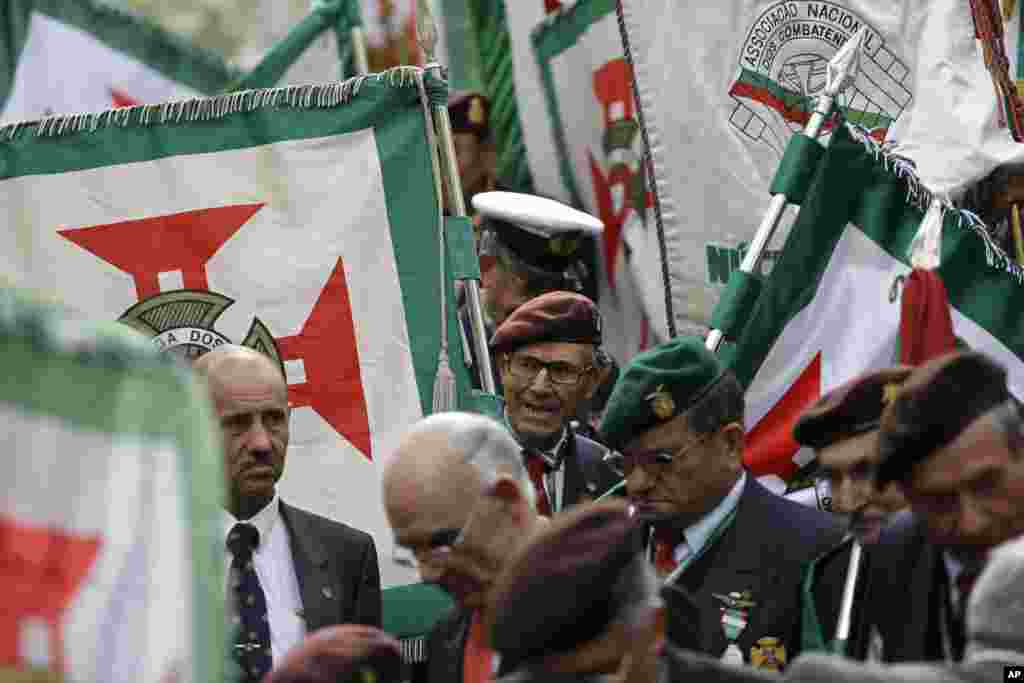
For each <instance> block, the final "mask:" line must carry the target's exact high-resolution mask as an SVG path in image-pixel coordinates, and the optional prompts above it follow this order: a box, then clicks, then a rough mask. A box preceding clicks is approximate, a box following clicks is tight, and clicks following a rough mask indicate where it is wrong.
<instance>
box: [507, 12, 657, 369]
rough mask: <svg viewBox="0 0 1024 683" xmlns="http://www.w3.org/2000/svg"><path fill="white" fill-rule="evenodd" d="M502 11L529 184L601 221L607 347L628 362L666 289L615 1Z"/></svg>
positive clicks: (645, 337)
mask: <svg viewBox="0 0 1024 683" xmlns="http://www.w3.org/2000/svg"><path fill="white" fill-rule="evenodd" d="M505 10H506V12H507V15H508V16H507V19H508V27H509V33H510V36H511V41H512V51H513V64H514V67H515V74H514V75H515V92H516V97H517V99H518V100H519V104H520V106H519V115H520V120H521V122H522V129H523V136H524V139H525V143H526V153H527V158H528V161H529V166H530V173H531V175H532V177H533V182H534V187H535V188H536V189H537V191H538V192H540V193H542V194H545V195H549V196H552V197H555V198H557V199H559V200H561V201H564V202H567V203H569V204H572V205H574V206H577V207H580V208H582V209H584V210H586V211H588V212H590V213H592V214H593V215H595V216H597V217H599V218H600V219H601V220H602V221H603V222H604V227H605V229H604V234H603V236H602V238H601V239H600V240H599V243H598V250H597V266H598V267H597V270H598V272H597V274H596V275H597V283H598V303H599V305H600V307H601V311H602V314H603V317H604V321H605V346H606V348H607V349H608V350H609V351H610V352H611V353H612V355H613V356H615V358H616V359H617V360H618V361H619V362H620V363H625V362H627V361H628V360H629V358H630V357H631V356H632V355H633V354H635V353H636V352H637V351H639V350H641V349H643V348H645V347H646V346H648V345H653V344H655V343H657V341H658V340H660V339H664V338H665V337H666V336H667V332H666V323H665V322H664V305H662V307H661V309H660V310H659V309H654V310H652V311H645V309H644V306H643V303H642V302H643V296H642V292H643V291H644V289H645V288H646V289H649V290H652V291H653V295H652V297H651V298H652V300H657V296H658V295H661V296H662V298H663V297H664V291H665V287H664V281H663V280H662V277H661V275H662V271H661V267H660V265H659V264H660V252H659V245H658V241H657V236H656V234H655V230H654V217H653V213H652V210H651V204H652V197H651V195H650V193H649V192H648V191H647V183H646V181H645V177H644V174H643V173H642V168H643V164H642V161H641V160H642V158H643V141H642V139H641V134H640V125H639V123H638V121H637V117H636V107H635V104H634V100H633V95H632V75H631V71H630V68H629V65H628V64H627V62H626V60H625V58H624V56H623V51H622V43H621V39H620V37H619V26H618V20H617V18H616V13H615V2H614V0H579V1H578V2H576V3H575V4H573V5H572V6H569V3H554V4H553V3H551V2H545V0H524V1H523V2H506V3H505ZM648 257H649V258H648ZM649 259H653V260H649ZM639 263H643V264H644V265H643V268H641V269H637V264H639ZM652 263H653V264H654V267H653V268H652V267H651V264H652Z"/></svg>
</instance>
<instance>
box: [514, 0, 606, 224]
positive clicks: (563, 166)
mask: <svg viewBox="0 0 1024 683" xmlns="http://www.w3.org/2000/svg"><path fill="white" fill-rule="evenodd" d="M614 13H615V0H579V2H577V3H576V4H575V5H573V6H572V7H571V8H570V9H569V10H568V11H567V12H563V13H561V14H559V15H557V16H556V17H555V18H554V19H553V20H551V21H549V22H545V23H542V24H541V25H540V26H538V27H537V28H536V29H535V30H534V32H533V35H531V36H530V41H531V43H532V44H533V54H534V58H535V59H536V60H537V68H538V69H539V70H540V82H541V86H542V87H543V89H544V99H545V100H546V101H547V109H548V115H549V116H550V118H551V130H552V131H553V132H554V136H555V147H556V148H557V150H558V170H559V173H560V175H561V176H562V183H563V184H564V185H565V189H566V191H567V192H568V193H569V196H570V197H571V198H572V203H573V204H574V205H575V206H583V196H582V195H581V194H580V189H579V187H577V185H576V177H575V175H574V173H573V161H572V155H571V154H570V152H569V143H568V141H567V140H566V138H565V130H566V128H565V122H563V120H562V112H561V108H560V107H559V104H558V88H557V87H556V86H555V75H554V72H553V70H552V68H551V61H552V60H553V59H554V58H555V57H557V56H558V55H560V54H562V53H563V52H565V51H566V50H568V49H569V48H571V47H572V46H573V45H575V44H576V41H578V40H579V39H580V36H582V35H583V34H584V33H586V32H587V29H589V28H590V27H591V26H592V25H593V24H595V23H597V22H598V21H601V20H602V19H604V18H605V17H607V16H608V15H610V14H614Z"/></svg>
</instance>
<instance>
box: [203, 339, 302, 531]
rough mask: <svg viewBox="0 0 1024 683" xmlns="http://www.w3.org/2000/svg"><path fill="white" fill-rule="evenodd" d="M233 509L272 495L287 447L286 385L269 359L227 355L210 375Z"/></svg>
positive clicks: (246, 512) (253, 508) (242, 510)
mask: <svg viewBox="0 0 1024 683" xmlns="http://www.w3.org/2000/svg"><path fill="white" fill-rule="evenodd" d="M209 384H210V390H211V393H212V397H213V404H214V411H215V414H216V417H217V420H218V422H219V424H220V429H221V436H222V440H223V447H224V474H225V477H226V484H227V489H228V504H229V509H231V511H232V513H234V514H236V515H239V514H241V515H242V516H243V517H248V516H250V515H251V514H252V513H255V512H258V511H259V510H260V509H261V508H262V507H263V506H264V505H266V503H268V502H270V500H271V498H273V496H274V491H275V487H276V486H277V482H278V480H279V479H280V478H281V474H282V473H283V472H284V461H285V453H286V451H287V450H288V417H289V408H288V388H287V386H286V385H285V381H284V378H283V377H282V376H281V373H280V371H279V370H278V369H277V368H276V367H274V366H273V364H272V363H271V362H270V361H269V360H266V361H264V360H263V359H258V358H248V357H243V358H238V359H227V360H224V361H223V362H221V363H220V364H218V365H217V366H216V367H215V369H214V372H213V373H212V374H211V375H210V377H209Z"/></svg>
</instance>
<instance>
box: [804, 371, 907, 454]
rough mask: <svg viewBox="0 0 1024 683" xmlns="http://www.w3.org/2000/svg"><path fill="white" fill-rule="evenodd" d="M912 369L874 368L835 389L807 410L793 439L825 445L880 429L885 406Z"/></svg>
mask: <svg viewBox="0 0 1024 683" xmlns="http://www.w3.org/2000/svg"><path fill="white" fill-rule="evenodd" d="M913 370H914V368H912V367H910V366H909V365H897V366H896V367H892V368H885V369H884V370H874V371H872V372H866V373H864V374H862V375H860V376H858V377H855V378H854V379H851V380H850V381H849V382H847V383H845V384H843V385H842V386H840V387H838V388H836V389H833V390H832V391H830V392H828V393H827V394H825V395H824V396H822V397H821V398H820V399H818V400H817V401H816V402H815V403H813V404H812V405H811V407H810V408H808V409H807V410H806V411H804V413H803V415H801V416H800V419H798V420H797V421H796V425H795V426H794V427H793V438H794V439H795V440H796V442H797V443H799V444H800V445H801V446H810V447H811V448H825V447H826V446H831V445H832V444H834V443H837V442H839V441H842V440H844V439H848V438H850V437H851V436H856V435H858V434H862V433H864V432H869V431H872V430H874V429H878V425H879V424H880V423H881V420H882V411H883V409H884V408H885V406H886V405H888V403H889V402H890V401H892V399H893V397H894V396H895V394H896V391H897V390H898V389H899V387H900V385H901V384H902V383H903V382H904V380H906V379H907V377H908V376H909V375H910V373H911V372H912V371H913Z"/></svg>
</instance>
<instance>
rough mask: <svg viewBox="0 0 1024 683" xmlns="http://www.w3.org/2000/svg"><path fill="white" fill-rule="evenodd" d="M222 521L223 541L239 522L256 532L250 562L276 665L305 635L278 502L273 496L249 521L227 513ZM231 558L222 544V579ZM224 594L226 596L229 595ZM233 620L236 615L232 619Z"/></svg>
mask: <svg viewBox="0 0 1024 683" xmlns="http://www.w3.org/2000/svg"><path fill="white" fill-rule="evenodd" d="M222 519H223V523H224V539H225V542H226V541H227V537H228V533H230V531H231V529H232V527H234V526H235V524H237V523H238V522H240V521H241V522H246V523H248V524H252V525H253V526H254V527H256V529H257V530H258V531H259V532H260V544H259V546H257V548H256V550H255V552H253V556H252V562H253V566H254V567H255V568H256V576H257V577H259V580H260V586H262V588H263V594H264V596H265V597H266V600H267V620H268V621H269V623H270V654H271V657H272V658H273V662H274V664H277V663H278V662H280V661H281V660H282V659H283V658H284V655H285V653H286V652H288V650H289V649H291V648H292V646H294V645H297V644H298V643H299V641H301V640H302V638H303V637H304V636H305V635H306V622H305V620H304V619H303V618H302V598H301V593H300V592H299V579H298V577H297V576H296V574H295V562H294V561H293V560H292V549H291V543H290V540H291V539H290V538H289V535H288V528H287V527H286V526H285V524H284V521H283V520H282V519H281V504H280V501H279V500H278V498H277V496H274V499H273V500H271V501H270V502H269V503H268V504H267V506H266V507H264V508H263V509H262V510H260V511H259V512H257V513H256V514H255V515H253V516H252V517H251V518H250V519H244V520H238V519H235V517H234V515H232V514H231V513H230V512H228V511H227V510H225V511H224V515H223V517H222ZM232 557H233V556H232V554H231V551H230V550H228V549H227V546H226V545H225V547H224V566H225V572H224V575H225V576H228V575H230V570H231V560H232ZM227 594H228V595H229V596H230V595H231V592H230V591H229V592H228V593H227ZM232 611H233V610H232ZM237 618H238V617H237V616H236V617H235V619H237ZM236 623H237V622H236Z"/></svg>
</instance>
